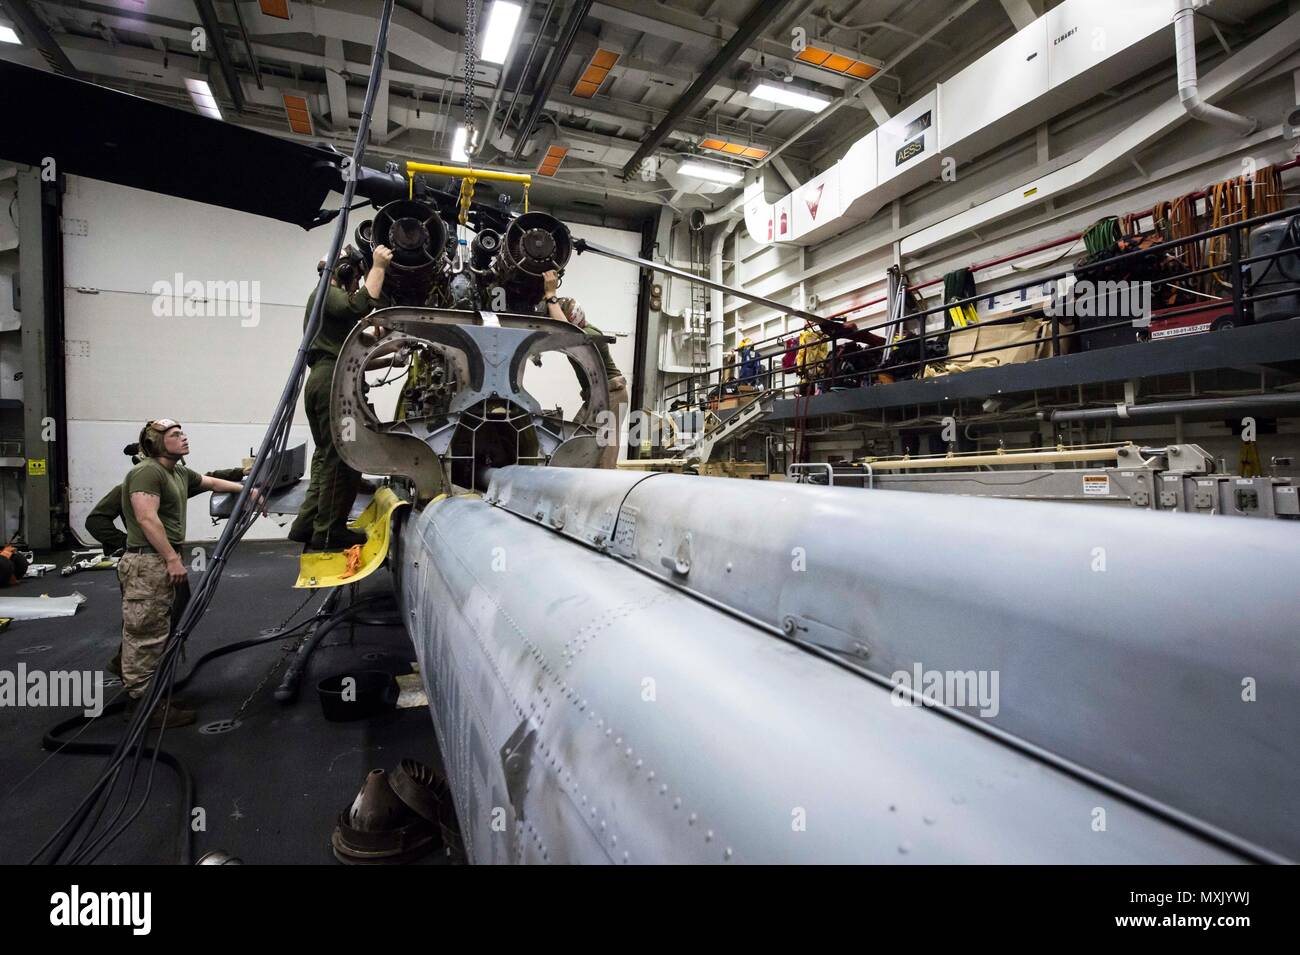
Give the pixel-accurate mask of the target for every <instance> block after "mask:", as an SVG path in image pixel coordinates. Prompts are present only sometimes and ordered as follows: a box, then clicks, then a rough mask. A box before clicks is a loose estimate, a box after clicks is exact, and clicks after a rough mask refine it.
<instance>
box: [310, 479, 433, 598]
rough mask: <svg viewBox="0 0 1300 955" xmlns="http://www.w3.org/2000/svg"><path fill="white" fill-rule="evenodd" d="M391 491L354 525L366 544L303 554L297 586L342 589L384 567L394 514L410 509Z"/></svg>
mask: <svg viewBox="0 0 1300 955" xmlns="http://www.w3.org/2000/svg"><path fill="white" fill-rule="evenodd" d="M409 506H410V503H409V502H408V501H403V500H402V499H401V498H400V497H398V496H397V495H396V494H394V493H393V492H392V490H391V489H389V488H386V487H381V488H380V489H379V490H378V492H376V494H375V496H374V498H373V499H372V500H371V501H370V504H369V506H368V507H367V508H366V509H365V510H364V511H362V512H361V516H360V517H358V518H357V519H356V521H355V522H354V523H353V524H351V525H350V526H351V527H352V528H353V529H354V530H359V531H364V532H365V535H366V542H365V543H364V544H356V545H354V546H352V547H349V548H348V549H347V550H343V551H319V552H315V553H310V554H303V555H302V557H301V558H300V559H299V561H298V580H297V581H296V582H295V583H294V587H299V588H308V589H318V588H321V587H340V586H342V585H343V584H354V583H357V582H358V581H361V580H364V579H365V578H367V577H369V576H370V575H371V574H373V573H374V572H375V571H376V570H378V569H379V568H380V567H382V566H383V564H384V560H385V559H386V558H387V557H388V548H389V543H390V538H391V536H392V535H391V529H392V526H393V512H394V511H396V510H397V509H398V508H399V507H409Z"/></svg>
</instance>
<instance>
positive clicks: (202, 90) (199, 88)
mask: <svg viewBox="0 0 1300 955" xmlns="http://www.w3.org/2000/svg"><path fill="white" fill-rule="evenodd" d="M185 88H186V89H187V90H189V91H190V99H192V100H194V108H195V109H197V110H198V111H199V112H200V113H202V114H203V115H204V116H207V117H208V118H209V119H221V118H222V117H221V107H220V106H218V105H217V98H216V97H215V96H213V95H212V87H210V86H208V81H207V80H193V79H187V80H186V81H185Z"/></svg>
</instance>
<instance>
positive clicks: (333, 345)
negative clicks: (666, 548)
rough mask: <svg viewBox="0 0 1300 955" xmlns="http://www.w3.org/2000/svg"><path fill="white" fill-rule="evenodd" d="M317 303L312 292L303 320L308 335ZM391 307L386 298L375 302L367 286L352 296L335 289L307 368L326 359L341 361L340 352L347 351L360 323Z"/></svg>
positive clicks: (309, 352) (328, 298)
mask: <svg viewBox="0 0 1300 955" xmlns="http://www.w3.org/2000/svg"><path fill="white" fill-rule="evenodd" d="M315 301H316V290H315V289H312V291H311V295H309V296H308V297H307V310H306V311H305V312H304V313H303V316H302V327H303V330H304V331H306V329H307V323H308V322H310V321H311V307H312V303H314V302H315ZM388 304H389V302H388V297H387V296H386V295H380V296H379V298H378V299H373V298H371V297H370V293H369V292H367V291H366V287H365V285H364V284H363V285H358V286H357V290H356V291H355V292H353V293H352V294H351V295H349V294H348V293H347V292H345V291H344V290H343V289H341V288H339V287H338V286H337V285H331V286H330V287H329V291H328V292H326V294H325V309H324V311H323V312H322V313H321V317H320V328H318V329H317V330H316V337H315V338H313V339H312V340H311V347H310V348H308V349H307V364H309V365H314V364H315V363H316V362H317V361H319V360H320V359H322V358H338V357H339V349H340V348H342V347H343V339H345V338H347V337H348V335H349V334H350V333H351V332H352V329H353V328H355V327H356V324H357V322H359V321H361V319H363V318H365V317H366V316H367V315H369V314H370V313H371V312H373V311H374V310H375V309H377V308H385V307H387V306H388Z"/></svg>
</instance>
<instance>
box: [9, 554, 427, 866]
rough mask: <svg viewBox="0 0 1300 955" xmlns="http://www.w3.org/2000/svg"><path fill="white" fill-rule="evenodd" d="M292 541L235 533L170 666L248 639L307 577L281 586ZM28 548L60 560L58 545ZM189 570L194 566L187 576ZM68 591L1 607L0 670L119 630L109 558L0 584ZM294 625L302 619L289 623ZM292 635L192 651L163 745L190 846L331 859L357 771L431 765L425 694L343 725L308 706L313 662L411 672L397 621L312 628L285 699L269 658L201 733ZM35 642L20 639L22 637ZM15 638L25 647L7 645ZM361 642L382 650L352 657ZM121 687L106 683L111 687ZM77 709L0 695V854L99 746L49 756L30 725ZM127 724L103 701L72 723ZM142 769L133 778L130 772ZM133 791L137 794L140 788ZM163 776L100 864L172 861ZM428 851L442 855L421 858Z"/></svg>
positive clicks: (32, 844) (59, 816)
mask: <svg viewBox="0 0 1300 955" xmlns="http://www.w3.org/2000/svg"><path fill="white" fill-rule="evenodd" d="M298 551H299V548H298V547H297V546H296V545H292V544H287V543H281V542H266V541H261V542H258V541H249V542H245V543H243V544H241V545H240V547H239V548H238V550H237V551H236V553H235V554H234V556H233V558H232V560H231V561H230V564H229V566H228V569H227V571H226V574H225V576H224V577H223V579H222V582H221V586H220V587H219V588H218V590H217V593H216V597H215V599H214V600H213V602H212V605H211V607H210V609H209V611H208V614H207V616H206V618H205V619H204V620H203V622H202V623H201V624H200V626H199V628H198V629H197V630H196V631H195V633H194V635H193V636H192V638H191V639H190V641H189V646H188V648H187V662H186V663H185V664H184V665H183V667H182V670H181V672H182V673H185V672H188V671H189V668H190V666H191V665H192V664H193V663H194V661H195V660H197V659H198V658H199V657H200V656H202V655H203V654H204V653H206V652H208V651H209V650H211V649H214V648H216V647H218V646H221V645H223V644H227V643H233V642H236V641H240V640H246V639H249V638H254V637H257V636H259V635H260V633H261V631H262V630H264V629H266V628H269V627H274V626H277V625H279V624H281V623H282V622H284V620H285V618H286V617H289V615H290V614H291V613H293V611H294V610H295V608H297V607H299V605H301V604H302V602H303V600H304V598H305V597H306V595H307V592H306V591H301V590H294V589H292V584H293V580H294V578H295V576H296V573H297V558H298ZM37 560H38V561H44V562H49V563H58V564H59V565H60V566H62V565H63V563H64V560H63V559H62V557H61V556H60V557H46V556H41V555H38V557H37ZM191 576H192V577H193V576H194V575H191ZM356 587H357V590H358V592H359V593H360V594H369V593H376V592H384V591H388V590H390V589H391V579H390V577H389V575H388V572H387V570H381V571H379V572H378V573H376V574H375V575H373V576H372V577H370V578H369V579H367V580H365V581H363V582H362V583H361V584H358V585H356ZM73 591H80V592H81V593H82V594H84V595H85V596H86V597H87V603H86V604H85V605H83V606H82V607H81V608H80V609H79V610H78V612H77V614H76V616H75V617H65V618H58V619H52V620H33V621H21V620H16V621H14V622H13V623H12V624H11V625H10V627H9V629H8V630H6V631H4V632H0V670H7V671H9V672H11V673H16V672H17V666H18V664H19V663H20V662H23V663H25V664H26V665H27V668H28V669H29V670H30V669H33V668H40V669H43V670H85V669H96V670H99V669H103V667H104V665H105V664H106V663H107V662H108V660H109V658H110V657H111V656H112V655H113V653H114V651H115V649H116V647H117V645H118V643H119V641H120V638H121V596H120V592H119V590H118V585H117V579H116V574H115V573H114V572H112V571H85V572H82V573H79V574H76V575H74V576H72V577H60V576H58V574H57V573H55V574H52V575H47V576H45V577H43V578H41V579H33V580H26V581H24V582H23V583H22V584H21V585H19V586H17V587H13V588H9V589H7V590H6V595H8V596H32V597H37V596H40V595H41V594H43V593H45V594H49V595H50V596H51V597H57V596H62V595H65V594H70V593H72V592H73ZM324 596H325V592H324V591H319V592H317V593H316V596H314V597H313V598H312V600H311V602H310V603H309V604H307V606H306V607H304V608H303V609H302V611H301V612H300V613H299V614H298V615H297V616H296V617H294V619H293V623H297V622H299V621H301V620H303V619H305V618H307V617H309V616H310V615H311V614H312V613H314V611H315V610H316V608H317V607H318V606H319V605H320V603H321V601H322V600H323V599H324ZM300 632H301V631H300ZM292 640H293V638H292V637H285V638H283V639H278V640H274V641H272V642H270V643H267V644H265V645H262V646H257V647H254V648H252V649H248V650H243V651H239V652H236V653H233V654H230V655H227V656H223V657H220V658H217V659H216V660H213V661H212V662H210V663H208V664H206V665H205V666H204V667H203V668H202V669H201V670H200V671H199V673H198V675H197V676H196V677H195V679H194V680H193V681H192V682H191V683H190V684H189V686H187V687H186V688H185V690H184V692H183V696H184V698H185V699H186V700H187V701H189V702H190V703H192V704H194V705H195V706H196V707H197V709H198V716H199V718H198V722H197V723H196V724H195V725H193V726H187V727H184V728H180V729H171V730H168V731H167V732H166V734H165V736H164V741H163V748H164V749H165V750H167V751H169V752H172V753H174V754H175V755H177V756H178V757H180V758H181V759H182V760H183V761H184V763H185V764H186V766H187V767H188V768H189V771H190V772H191V774H192V775H193V777H194V780H195V790H196V793H195V803H196V805H198V806H201V807H203V808H204V809H205V810H206V824H207V829H206V831H203V832H197V833H196V834H195V837H194V858H196V859H197V858H199V857H200V856H201V855H202V854H203V853H205V852H207V851H209V850H213V849H224V850H226V851H228V852H230V853H232V854H233V855H235V856H237V857H239V858H240V859H242V860H243V861H244V862H245V863H246V864H250V865H256V864H267V863H325V864H335V865H337V864H338V863H337V862H336V861H335V859H334V857H333V854H332V853H331V851H330V846H329V840H330V834H331V832H332V830H333V827H334V823H335V820H336V819H337V816H338V813H339V812H340V811H341V810H342V809H344V808H345V807H347V806H348V805H349V804H350V803H351V801H352V799H353V797H354V796H355V795H356V793H357V790H358V788H359V787H360V785H361V783H362V781H363V779H364V778H365V775H366V773H367V772H369V771H370V770H371V769H376V768H381V767H382V768H384V769H386V770H389V771H392V770H394V769H396V768H397V764H398V762H399V761H400V760H401V759H403V758H408V757H409V758H413V759H417V760H420V761H422V762H425V763H428V764H429V765H432V766H437V765H438V754H437V743H436V740H435V737H434V731H433V725H432V722H431V719H430V716H429V711H428V709H427V708H424V707H419V708H414V709H403V710H398V711H397V712H396V713H393V714H389V715H384V716H380V717H376V718H374V719H372V720H366V721H360V722H354V723H331V722H327V721H326V720H325V719H324V718H323V717H322V715H321V708H320V705H319V702H318V697H317V693H316V684H317V682H318V681H319V680H321V679H322V678H324V677H325V676H329V675H332V674H335V673H340V672H345V671H348V670H356V669H387V670H389V671H390V672H393V673H395V674H400V673H407V672H410V663H411V661H413V660H414V656H415V655H414V651H413V650H412V648H411V644H410V641H409V639H408V637H407V635H406V631H405V630H404V629H402V628H399V627H383V628H381V627H370V626H361V625H358V626H357V627H356V628H355V632H351V631H350V628H349V627H347V626H343V627H341V628H336V629H335V630H334V631H333V632H331V633H329V634H328V635H326V637H325V639H324V641H323V644H322V646H321V647H320V648H319V649H318V650H317V652H316V654H315V655H314V656H313V658H312V661H311V664H310V667H309V669H308V672H307V675H306V678H305V679H304V680H303V682H302V692H301V694H300V696H299V699H298V701H297V702H296V703H292V704H287V705H286V704H280V703H277V702H276V701H275V700H274V698H273V696H272V694H273V692H274V690H275V688H276V686H277V685H278V684H279V682H280V676H281V674H282V673H283V669H284V667H283V665H279V666H278V667H277V669H276V672H275V673H274V674H273V675H272V676H271V677H270V679H268V680H267V681H266V683H265V685H263V686H262V687H261V688H260V689H259V690H257V692H256V694H255V695H254V696H253V699H252V700H251V702H250V703H249V704H248V706H247V708H246V709H245V711H244V713H243V715H242V717H241V725H240V726H239V727H238V728H236V729H234V730H233V731H231V732H228V733H223V734H219V735H204V734H201V733H200V732H199V731H198V730H199V727H200V726H202V725H204V724H206V723H209V722H212V721H217V720H221V719H228V718H230V717H232V716H233V715H234V714H235V713H236V712H237V711H238V710H239V708H240V705H241V704H242V703H243V702H244V701H245V699H247V698H248V697H249V695H250V694H253V693H254V689H255V688H256V687H258V684H259V683H261V681H262V680H263V678H264V677H266V676H267V673H268V671H270V670H271V668H272V667H273V666H276V665H277V663H278V661H280V660H281V658H282V657H283V656H284V648H285V647H286V646H287V645H289V644H290V643H291V642H292ZM42 646H44V647H48V649H45V650H35V651H32V650H31V648H36V647H42ZM24 650H28V651H29V652H25V653H24V652H21V651H24ZM363 654H367V655H373V654H381V655H382V656H381V657H380V658H379V659H377V660H376V659H371V660H363ZM120 692H121V686H120V684H119V685H116V686H112V687H105V698H106V699H112V698H113V697H114V696H115V695H116V694H118V693H120ZM77 712H78V711H77V710H75V709H51V708H29V707H21V708H11V707H3V708H0V820H3V821H2V822H0V863H9V864H12V863H21V862H26V861H27V859H28V857H29V856H30V855H31V854H32V853H33V852H34V851H35V850H36V849H37V848H38V847H39V846H40V845H41V843H43V842H44V841H45V839H46V838H47V837H48V836H49V835H50V834H51V833H52V832H53V831H54V829H55V828H56V827H57V826H58V825H59V824H60V823H61V822H62V820H63V819H64V818H65V817H66V815H67V814H68V813H69V812H70V811H71V810H72V808H73V807H74V806H75V805H76V804H77V803H78V802H79V801H80V799H81V798H82V796H83V795H84V794H85V792H86V790H87V789H88V787H89V785H90V784H91V782H92V781H93V780H94V779H95V777H96V776H97V775H98V773H99V771H100V769H101V767H102V766H103V764H104V757H101V756H82V755H51V754H50V753H48V752H45V751H44V750H42V749H41V745H40V742H41V737H42V735H43V734H44V733H45V732H46V731H47V730H48V729H49V728H50V727H52V726H53V725H54V724H55V723H57V722H59V721H60V720H63V719H67V718H68V717H70V716H74V715H76V713H77ZM125 726H126V724H125V721H124V720H123V718H122V717H121V716H120V715H106V716H104V717H103V718H101V719H100V720H98V721H96V722H95V724H93V725H92V726H91V727H90V728H89V729H88V730H87V731H86V733H85V734H84V735H83V736H82V737H81V739H83V740H87V741H90V740H95V741H105V742H113V741H115V740H116V739H117V738H118V736H119V735H120V734H121V733H122V731H123V729H124V728H125ZM144 775H145V774H144V773H143V772H142V773H141V780H143V778H144ZM136 792H137V793H140V792H142V787H138V788H137V790H136ZM178 799H179V786H178V784H177V777H176V774H175V773H174V772H173V771H172V770H170V769H168V768H167V767H165V766H159V767H158V769H157V772H156V774H155V781H154V788H153V793H152V796H151V798H150V801H149V804H148V808H147V809H146V810H145V812H144V813H142V814H141V816H140V817H139V819H138V820H137V821H136V822H135V823H134V824H133V825H132V826H131V828H130V829H129V830H128V831H127V832H126V833H125V834H124V835H123V836H122V837H121V838H120V839H119V840H118V841H117V842H116V843H115V844H114V845H113V846H112V847H111V848H110V849H109V850H108V851H107V852H106V853H105V854H104V855H103V856H102V857H101V859H100V861H101V862H105V863H172V862H175V861H176V859H177V846H178V829H179V819H180V809H179V805H178ZM426 861H433V862H435V863H436V862H438V861H441V856H439V857H436V858H434V859H432V860H426Z"/></svg>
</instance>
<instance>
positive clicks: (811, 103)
mask: <svg viewBox="0 0 1300 955" xmlns="http://www.w3.org/2000/svg"><path fill="white" fill-rule="evenodd" d="M749 95H750V96H753V97H756V98H758V99H765V100H767V101H768V102H771V103H776V104H778V105H780V106H790V107H793V108H794V109H806V110H809V111H810V112H813V113H820V112H821V111H822V110H824V109H825V108H826V107H827V106H829V105H830V104H831V101H830V100H828V99H827V98H826V97H825V96H816V95H814V94H812V93H805V92H804V91H803V90H801V89H797V88H791V87H789V86H786V85H785V84H784V83H766V82H764V83H759V84H758V85H757V86H755V87H754V88H753V90H751V91H750V94H749Z"/></svg>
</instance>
